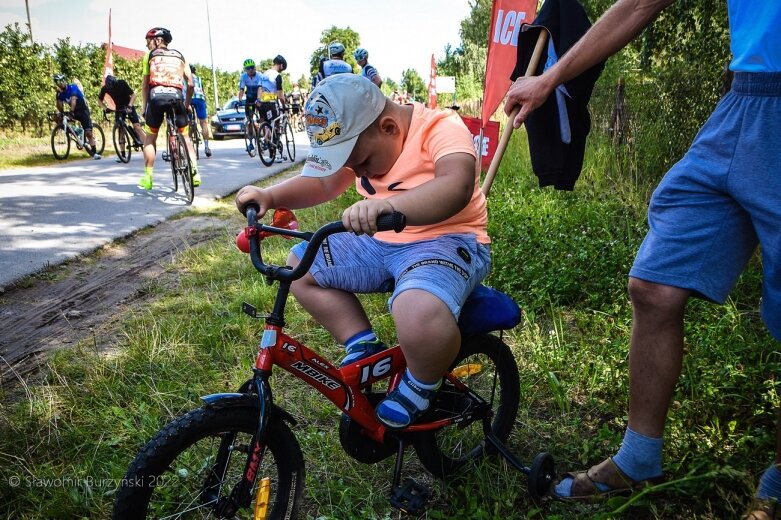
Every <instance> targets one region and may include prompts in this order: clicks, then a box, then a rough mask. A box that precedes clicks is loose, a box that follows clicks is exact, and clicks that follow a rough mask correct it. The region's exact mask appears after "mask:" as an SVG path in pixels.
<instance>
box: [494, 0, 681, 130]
mask: <svg viewBox="0 0 781 520" xmlns="http://www.w3.org/2000/svg"><path fill="white" fill-rule="evenodd" d="M674 1H675V0H618V1H617V2H616V3H615V4H613V6H612V7H611V8H610V9H608V10H607V11H606V12H605V14H603V15H602V17H601V18H600V19H599V20H597V22H596V23H595V24H594V25H593V26H592V27H591V29H589V30H588V32H587V33H586V34H584V35H583V37H582V38H581V39H580V40H578V42H577V43H576V44H575V45H573V46H572V47H571V48H570V49H569V50H568V51H567V52H566V53H565V54H564V56H563V57H562V58H561V59H560V60H559V61H558V63H556V64H555V65H554V66H553V67H551V68H550V69H548V70H546V71H545V73H544V74H542V75H541V76H535V77H528V78H526V77H522V78H518V79H517V80H516V82H515V83H513V85H512V86H511V87H510V90H509V92H508V93H507V102H506V103H505V106H504V111H505V112H506V113H507V114H511V113H512V111H513V110H514V109H515V108H517V107H518V106H519V105H520V107H521V110H520V112H519V113H518V115H517V116H516V118H515V120H514V121H513V126H514V127H515V128H518V127H520V126H521V124H522V123H523V122H524V121H525V120H526V118H527V117H528V116H529V114H530V113H531V112H532V111H533V110H534V109H536V108H538V107H539V106H540V105H542V104H543V103H544V102H545V100H546V99H547V98H548V96H549V95H550V94H551V92H553V90H554V89H555V88H556V87H557V86H559V85H561V84H562V83H564V82H566V81H569V80H571V79H572V78H574V77H576V76H578V75H580V74H582V73H583V72H585V71H586V70H588V69H590V68H591V67H593V66H594V65H596V64H597V63H600V62H602V61H605V60H606V59H607V58H609V57H610V56H612V55H613V54H615V53H616V52H618V51H619V50H621V49H622V48H623V47H624V46H625V45H626V44H627V43H629V42H630V41H632V40H633V39H634V38H635V37H636V36H637V35H638V34H640V33H641V32H642V30H643V29H645V28H646V27H647V26H648V25H650V24H651V22H653V20H654V19H655V18H656V16H657V15H658V14H659V13H660V12H661V11H662V10H663V9H664V8H665V7H667V6H669V5H670V4H672V3H673V2H674Z"/></svg>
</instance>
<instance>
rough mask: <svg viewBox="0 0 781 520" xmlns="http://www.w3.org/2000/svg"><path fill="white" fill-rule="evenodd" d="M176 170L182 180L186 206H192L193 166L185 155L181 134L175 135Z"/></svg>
mask: <svg viewBox="0 0 781 520" xmlns="http://www.w3.org/2000/svg"><path fill="white" fill-rule="evenodd" d="M176 147H177V150H176V161H174V162H175V163H176V170H177V172H179V176H180V177H181V178H182V189H183V190H184V197H185V198H186V199H187V204H192V203H193V199H194V198H195V186H193V165H192V161H191V160H190V154H189V153H187V142H186V141H185V140H184V136H183V135H182V134H176Z"/></svg>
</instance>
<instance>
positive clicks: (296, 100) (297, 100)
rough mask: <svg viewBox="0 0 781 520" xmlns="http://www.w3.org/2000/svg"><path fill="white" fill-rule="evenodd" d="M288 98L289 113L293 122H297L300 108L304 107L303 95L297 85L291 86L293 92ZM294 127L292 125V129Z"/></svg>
mask: <svg viewBox="0 0 781 520" xmlns="http://www.w3.org/2000/svg"><path fill="white" fill-rule="evenodd" d="M288 97H289V98H290V113H291V114H292V116H293V121H294V122H298V119H299V118H300V117H301V107H302V106H304V101H305V99H304V93H303V92H301V89H300V88H299V87H298V83H294V84H293V90H292V91H291V92H290V95H289V96H288ZM295 126H296V125H293V127H294V128H295Z"/></svg>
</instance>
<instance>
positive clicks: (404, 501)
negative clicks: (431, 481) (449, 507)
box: [390, 478, 431, 515]
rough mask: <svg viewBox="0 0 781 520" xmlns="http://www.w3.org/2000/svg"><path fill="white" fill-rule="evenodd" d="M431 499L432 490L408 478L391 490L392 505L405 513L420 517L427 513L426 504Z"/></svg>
mask: <svg viewBox="0 0 781 520" xmlns="http://www.w3.org/2000/svg"><path fill="white" fill-rule="evenodd" d="M430 497H431V490H430V489H429V488H428V487H427V486H424V485H423V484H418V483H417V482H416V481H415V480H413V479H411V478H406V479H404V482H402V483H401V484H400V485H398V486H396V487H395V488H393V490H391V497H390V504H391V506H393V507H395V508H396V509H398V510H400V511H402V512H404V513H408V514H411V515H419V514H422V513H424V512H425V511H426V502H428V499H429V498H430Z"/></svg>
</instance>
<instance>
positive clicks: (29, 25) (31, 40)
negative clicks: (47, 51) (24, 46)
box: [24, 0, 35, 44]
mask: <svg viewBox="0 0 781 520" xmlns="http://www.w3.org/2000/svg"><path fill="white" fill-rule="evenodd" d="M24 7H25V8H26V9H27V30H28V31H30V43H31V44H33V43H35V42H34V41H33V24H32V23H30V2H29V0H24Z"/></svg>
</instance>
